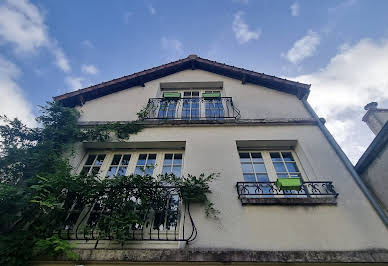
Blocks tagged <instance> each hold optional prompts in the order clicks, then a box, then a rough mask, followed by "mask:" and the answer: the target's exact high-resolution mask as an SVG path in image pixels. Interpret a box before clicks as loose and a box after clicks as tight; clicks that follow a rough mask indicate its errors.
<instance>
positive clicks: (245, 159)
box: [240, 152, 251, 162]
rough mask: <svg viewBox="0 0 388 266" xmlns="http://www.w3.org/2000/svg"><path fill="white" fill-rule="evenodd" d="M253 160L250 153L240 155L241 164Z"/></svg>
mask: <svg viewBox="0 0 388 266" xmlns="http://www.w3.org/2000/svg"><path fill="white" fill-rule="evenodd" d="M250 161H251V158H250V157H249V153H245V152H244V153H240V162H250Z"/></svg>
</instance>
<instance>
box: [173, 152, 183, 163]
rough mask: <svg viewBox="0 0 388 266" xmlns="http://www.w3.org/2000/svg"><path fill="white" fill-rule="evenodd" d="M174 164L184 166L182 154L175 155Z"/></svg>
mask: <svg viewBox="0 0 388 266" xmlns="http://www.w3.org/2000/svg"><path fill="white" fill-rule="evenodd" d="M174 164H175V165H181V164H182V154H181V153H176V154H174Z"/></svg>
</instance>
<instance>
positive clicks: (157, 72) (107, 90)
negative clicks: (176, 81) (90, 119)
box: [53, 55, 310, 106]
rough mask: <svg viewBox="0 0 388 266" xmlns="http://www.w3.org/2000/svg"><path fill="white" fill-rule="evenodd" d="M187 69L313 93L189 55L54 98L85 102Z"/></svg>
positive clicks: (306, 87)
mask: <svg viewBox="0 0 388 266" xmlns="http://www.w3.org/2000/svg"><path fill="white" fill-rule="evenodd" d="M187 69H201V70H204V71H208V72H212V73H215V74H219V75H223V76H227V77H230V78H234V79H238V80H241V81H242V82H243V83H252V84H257V85H261V86H265V87H268V88H271V89H275V90H278V91H283V92H286V93H290V94H294V95H296V96H297V97H298V98H299V99H302V98H303V97H307V96H308V95H309V93H310V85H308V84H304V83H300V82H295V81H291V80H287V79H283V78H279V77H275V76H270V75H266V74H264V73H258V72H254V71H251V70H247V69H244V68H238V67H235V66H230V65H226V64H222V63H218V62H216V61H211V60H208V59H204V58H201V57H198V56H196V55H190V56H188V57H186V58H184V59H180V60H177V61H174V62H170V63H168V64H164V65H161V66H158V67H154V68H150V69H147V70H143V71H141V72H137V73H134V74H131V75H127V76H123V77H121V78H117V79H113V80H110V81H107V82H102V83H100V84H97V85H93V86H90V87H87V88H83V89H80V90H77V91H73V92H69V93H65V94H62V95H59V96H56V97H53V99H54V101H59V102H62V103H63V104H64V105H65V106H76V105H80V104H83V103H84V102H85V101H88V100H92V99H96V98H99V97H102V96H105V95H108V94H111V93H114V92H117V91H121V90H124V89H128V88H130V87H134V86H144V84H145V83H146V82H149V81H152V80H155V79H159V78H162V77H165V76H168V75H171V74H174V73H177V72H180V71H183V70H187Z"/></svg>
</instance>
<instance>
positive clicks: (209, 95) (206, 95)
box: [202, 92, 221, 98]
mask: <svg viewBox="0 0 388 266" xmlns="http://www.w3.org/2000/svg"><path fill="white" fill-rule="evenodd" d="M202 97H203V98H220V97H221V92H213V93H202Z"/></svg>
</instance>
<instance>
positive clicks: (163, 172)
mask: <svg viewBox="0 0 388 266" xmlns="http://www.w3.org/2000/svg"><path fill="white" fill-rule="evenodd" d="M170 172H171V166H163V170H162V174H169V173H170Z"/></svg>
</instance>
